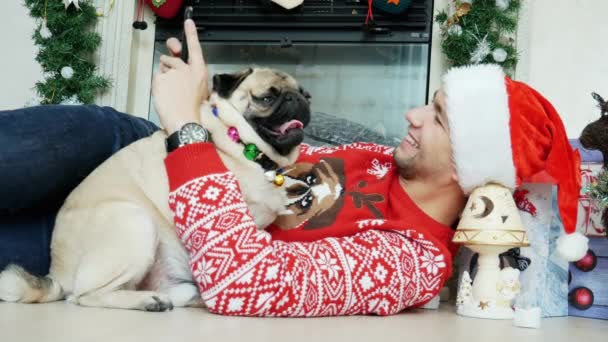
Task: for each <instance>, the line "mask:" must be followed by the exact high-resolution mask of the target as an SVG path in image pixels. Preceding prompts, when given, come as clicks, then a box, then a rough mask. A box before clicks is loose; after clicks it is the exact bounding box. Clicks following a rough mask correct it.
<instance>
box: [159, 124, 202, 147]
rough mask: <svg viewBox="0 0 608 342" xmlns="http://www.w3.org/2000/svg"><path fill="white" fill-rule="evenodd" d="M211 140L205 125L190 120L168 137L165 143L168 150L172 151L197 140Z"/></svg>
mask: <svg viewBox="0 0 608 342" xmlns="http://www.w3.org/2000/svg"><path fill="white" fill-rule="evenodd" d="M209 140H210V136H209V131H208V130H207V129H205V127H203V126H201V125H199V124H197V123H194V122H190V123H187V124H185V125H183V126H182V128H181V129H180V130H179V131H176V132H174V133H173V134H171V135H169V137H167V140H166V141H165V145H166V147H167V152H168V153H171V152H173V151H175V150H176V149H178V148H179V147H182V146H184V145H188V144H193V143H197V142H207V141H209Z"/></svg>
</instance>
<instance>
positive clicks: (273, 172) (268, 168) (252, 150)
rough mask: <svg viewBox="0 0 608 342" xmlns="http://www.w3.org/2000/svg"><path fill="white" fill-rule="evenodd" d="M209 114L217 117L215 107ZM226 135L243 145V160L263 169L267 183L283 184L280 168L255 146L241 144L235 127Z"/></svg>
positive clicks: (229, 129)
mask: <svg viewBox="0 0 608 342" xmlns="http://www.w3.org/2000/svg"><path fill="white" fill-rule="evenodd" d="M211 112H212V113H213V115H215V116H216V117H218V116H219V112H218V109H217V107H216V106H212V107H211ZM226 133H227V134H228V137H229V138H230V139H231V140H232V141H234V142H235V143H238V144H241V145H243V155H244V156H245V158H247V159H248V160H251V161H254V162H256V163H258V164H259V165H260V166H261V167H262V169H264V171H265V172H264V176H266V179H267V180H268V181H269V182H273V183H274V184H275V185H276V186H281V185H283V183H285V176H284V175H283V169H282V168H280V167H279V165H278V164H277V163H276V162H274V161H273V160H272V159H270V158H268V156H267V155H265V154H264V152H262V151H260V149H259V148H258V147H257V145H256V144H253V143H245V142H243V141H242V140H241V136H240V134H239V130H238V129H237V128H236V127H233V126H232V127H229V128H228V131H227V132H226Z"/></svg>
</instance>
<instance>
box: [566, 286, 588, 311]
mask: <svg viewBox="0 0 608 342" xmlns="http://www.w3.org/2000/svg"><path fill="white" fill-rule="evenodd" d="M593 300H594V297H593V291H591V290H589V289H588V288H586V287H577V288H575V289H573V290H572V291H570V293H569V294H568V302H570V305H572V306H574V307H575V308H577V309H579V310H587V309H589V308H590V307H591V305H593Z"/></svg>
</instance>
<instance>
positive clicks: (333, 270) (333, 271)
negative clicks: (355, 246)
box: [316, 252, 342, 279]
mask: <svg viewBox="0 0 608 342" xmlns="http://www.w3.org/2000/svg"><path fill="white" fill-rule="evenodd" d="M316 261H317V263H318V264H319V268H320V269H322V270H327V272H328V273H329V279H331V278H334V277H335V276H337V275H338V271H339V270H341V269H342V268H340V266H338V265H337V263H338V260H337V259H334V258H332V257H331V256H330V255H329V252H325V253H323V254H320V255H319V259H317V260H316Z"/></svg>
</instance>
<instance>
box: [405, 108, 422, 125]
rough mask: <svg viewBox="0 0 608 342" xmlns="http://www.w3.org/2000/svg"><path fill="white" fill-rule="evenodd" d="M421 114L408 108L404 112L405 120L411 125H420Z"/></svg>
mask: <svg viewBox="0 0 608 342" xmlns="http://www.w3.org/2000/svg"><path fill="white" fill-rule="evenodd" d="M421 118H422V116H421V115H420V114H419V113H418V112H417V111H416V110H415V109H413V110H410V111H408V112H407V113H405V120H406V121H407V122H409V123H410V125H411V126H414V127H420V126H421V125H422V119H421Z"/></svg>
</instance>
